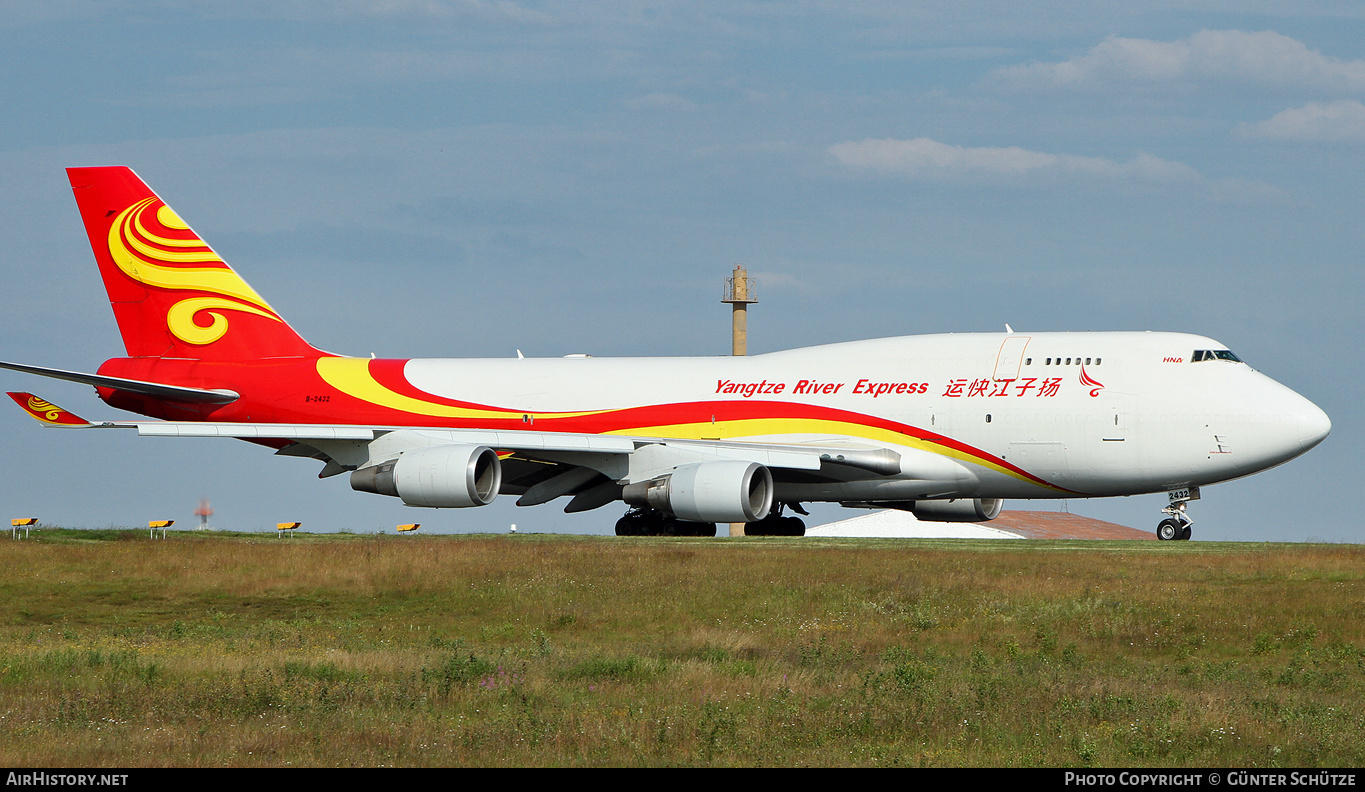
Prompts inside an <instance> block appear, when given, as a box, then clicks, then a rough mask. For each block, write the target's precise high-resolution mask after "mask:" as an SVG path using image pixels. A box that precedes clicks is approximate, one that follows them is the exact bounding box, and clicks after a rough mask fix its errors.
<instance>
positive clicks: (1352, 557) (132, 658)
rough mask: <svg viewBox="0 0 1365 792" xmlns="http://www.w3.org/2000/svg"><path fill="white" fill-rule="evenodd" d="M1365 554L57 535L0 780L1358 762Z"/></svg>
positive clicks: (1266, 548) (24, 604)
mask: <svg viewBox="0 0 1365 792" xmlns="http://www.w3.org/2000/svg"><path fill="white" fill-rule="evenodd" d="M1363 561H1365V550H1362V549H1361V548H1357V547H1354V546H1333V545H1242V544H1237V545H1231V544H1229V545H1217V544H1211V543H1202V542H1200V543H1171V545H1169V546H1168V545H1166V544H1157V543H1146V542H1142V543H1100V542H1076V543H1061V542H1058V543H1045V542H961V541H959V542H949V541H938V542H931V541H920V542H915V541H908V540H907V541H901V540H880V541H864V542H853V541H841V540H813V539H802V540H784V539H743V540H735V539H726V540H651V539H630V540H619V539H610V538H601V537H569V536H557V537H548V536H516V537H468V536H459V537H457V536H441V537H438V536H427V537H422V536H417V537H413V536H404V537H395V536H383V537H362V536H347V535H340V536H336V535H334V536H306V535H305V536H300V537H298V538H297V539H295V540H292V541H279V540H277V539H275V538H273V537H271V538H261V537H259V536H257V537H251V536H231V535H212V536H208V535H194V534H182V535H175V536H173V537H172V538H171V539H170V540H167V541H150V540H148V539H146V537H145V534H142V533H138V532H126V533H121V532H116V531H109V532H76V531H56V530H47V531H43V532H41V534H40V537H35V539H34V540H30V541H21V542H12V543H8V544H6V552H5V553H4V554H3V555H2V556H0V572H2V573H3V574H0V581H2V582H0V589H2V593H3V596H0V724H3V729H4V733H6V734H7V735H9V736H10V737H11V739H8V740H5V741H4V742H3V745H0V763H4V764H6V765H9V766H44V765H56V766H88V767H93V766H100V765H106V766H221V765H232V766H262V765H264V766H278V765H305V766H349V767H356V766H375V765H934V766H943V765H992V766H1006V765H1028V766H1038V765H1043V766H1079V765H1087V764H1089V765H1102V766H1135V765H1161V766H1181V765H1184V766H1238V767H1258V766H1276V765H1283V766H1315V765H1322V766H1360V765H1362V764H1365V704H1363V703H1362V702H1365V695H1362V693H1365V675H1362V668H1363V667H1365V636H1363V635H1362V629H1365V628H1362V626H1361V625H1362V618H1361V617H1362V615H1365V599H1363V598H1362V595H1363V594H1365V588H1363V587H1362V576H1363V575H1365V564H1362V562H1363Z"/></svg>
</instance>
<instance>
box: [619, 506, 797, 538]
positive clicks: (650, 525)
mask: <svg viewBox="0 0 1365 792" xmlns="http://www.w3.org/2000/svg"><path fill="white" fill-rule="evenodd" d="M783 505H790V506H791V508H792V510H793V511H795V512H797V513H799V514H805V513H806V512H805V510H803V509H802V508H801V504H799V503H793V504H776V505H774V506H773V508H772V510H771V511H769V512H768V516H767V517H764V518H763V519H761V520H757V521H755V522H751V523H745V525H744V535H745V536H805V535H806V523H805V522H803V521H802V520H801V518H800V517H783V516H782V506H783ZM616 535H617V536H715V535H716V524H715V523H700V522H686V521H684V520H679V519H678V518H677V517H674V516H673V515H671V514H664V513H663V512H661V511H658V510H657V509H647V508H638V509H631V510H630V511H628V512H626V515H625V516H624V517H622V518H621V519H619V520H617V521H616Z"/></svg>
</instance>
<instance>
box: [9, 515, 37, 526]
mask: <svg viewBox="0 0 1365 792" xmlns="http://www.w3.org/2000/svg"><path fill="white" fill-rule="evenodd" d="M9 524H10V527H12V528H20V527H22V526H25V525H37V524H38V518H37V517H17V518H15V519H13V520H10V521H9Z"/></svg>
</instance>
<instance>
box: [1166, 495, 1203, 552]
mask: <svg viewBox="0 0 1365 792" xmlns="http://www.w3.org/2000/svg"><path fill="white" fill-rule="evenodd" d="M1167 494H1168V495H1169V496H1170V499H1171V502H1170V504H1169V505H1168V506H1166V507H1165V508H1164V509H1162V510H1161V513H1162V514H1168V515H1170V516H1169V517H1167V518H1166V519H1164V520H1162V521H1161V522H1159V523H1157V526H1156V538H1158V539H1189V538H1190V526H1192V525H1194V520H1191V519H1190V517H1189V515H1188V514H1186V513H1185V504H1187V503H1189V502H1190V501H1192V500H1199V488H1198V487H1188V488H1186V489H1179V490H1172V491H1171V492H1169V493H1167Z"/></svg>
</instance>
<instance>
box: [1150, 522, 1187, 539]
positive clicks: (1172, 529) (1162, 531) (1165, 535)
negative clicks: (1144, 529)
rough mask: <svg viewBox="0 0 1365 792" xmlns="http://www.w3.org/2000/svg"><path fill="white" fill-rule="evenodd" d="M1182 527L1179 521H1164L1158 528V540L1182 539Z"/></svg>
mask: <svg viewBox="0 0 1365 792" xmlns="http://www.w3.org/2000/svg"><path fill="white" fill-rule="evenodd" d="M1180 534H1181V525H1180V522H1179V521H1178V520H1162V521H1161V522H1160V523H1158V524H1157V526H1156V538H1158V539H1180V538H1182V537H1181V536H1180Z"/></svg>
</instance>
